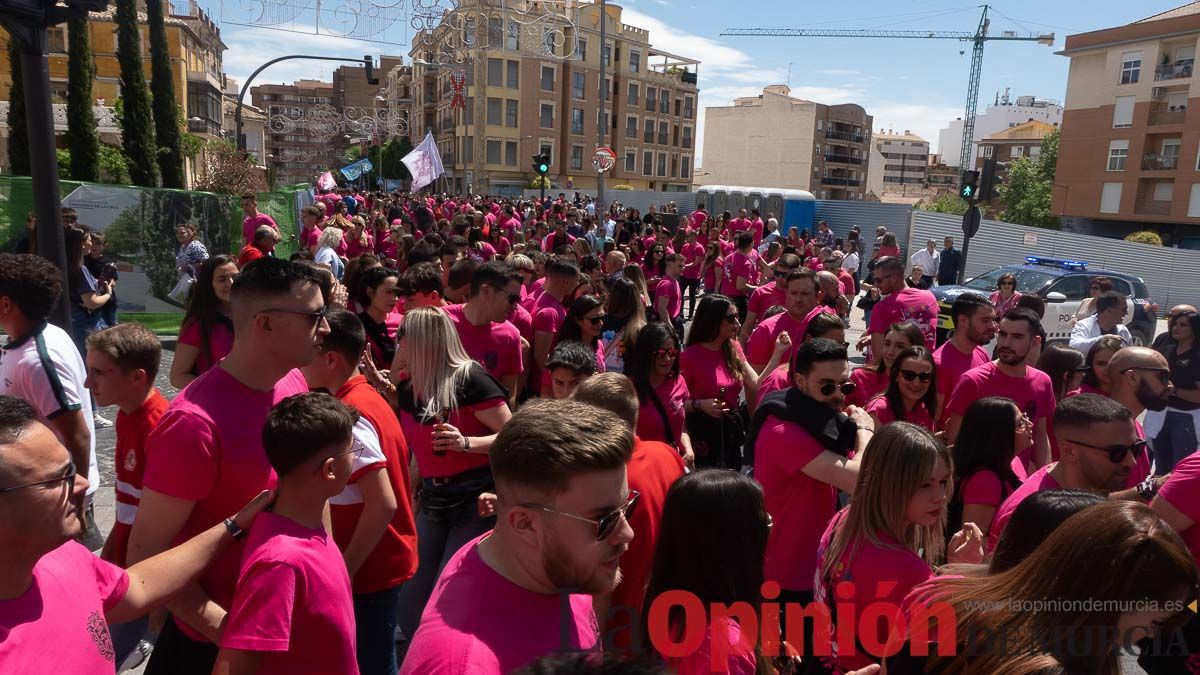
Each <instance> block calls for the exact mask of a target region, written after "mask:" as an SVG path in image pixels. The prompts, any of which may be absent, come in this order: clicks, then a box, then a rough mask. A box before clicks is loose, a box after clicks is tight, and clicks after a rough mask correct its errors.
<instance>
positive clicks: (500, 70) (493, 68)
mask: <svg viewBox="0 0 1200 675" xmlns="http://www.w3.org/2000/svg"><path fill="white" fill-rule="evenodd" d="M487 86H489V87H503V86H504V61H502V60H500V59H488V60H487Z"/></svg>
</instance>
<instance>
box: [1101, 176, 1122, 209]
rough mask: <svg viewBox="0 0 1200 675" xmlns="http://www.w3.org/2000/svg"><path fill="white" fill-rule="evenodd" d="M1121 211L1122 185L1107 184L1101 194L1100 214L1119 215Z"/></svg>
mask: <svg viewBox="0 0 1200 675" xmlns="http://www.w3.org/2000/svg"><path fill="white" fill-rule="evenodd" d="M1120 210H1121V184H1120V183H1105V184H1104V188H1103V190H1102V191H1101V193H1100V213H1118V212H1119V211H1120Z"/></svg>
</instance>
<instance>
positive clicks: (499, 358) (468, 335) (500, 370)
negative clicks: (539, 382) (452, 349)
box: [442, 305, 525, 379]
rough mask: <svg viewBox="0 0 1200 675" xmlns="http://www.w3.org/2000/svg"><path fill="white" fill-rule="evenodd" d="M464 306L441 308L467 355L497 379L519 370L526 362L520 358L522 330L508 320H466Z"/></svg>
mask: <svg viewBox="0 0 1200 675" xmlns="http://www.w3.org/2000/svg"><path fill="white" fill-rule="evenodd" d="M463 307H464V305H449V306H447V307H443V308H442V311H443V312H445V313H446V316H449V317H450V322H451V323H453V324H454V328H455V329H456V330H457V331H458V339H459V340H461V341H462V345H463V349H465V350H467V355H469V356H470V357H471V358H473V359H475V360H476V361H478V362H479V363H480V365H482V366H483V367H484V369H485V370H487V371H488V372H489V373H491V374H492V377H495V378H497V379H499V378H502V377H505V376H508V375H516V374H517V373H520V372H521V371H522V370H523V369H524V367H525V364H524V363H522V361H521V333H520V332H519V331H518V330H517V327H516V326H514V325H512V324H511V323H509V322H508V321H505V322H503V323H491V322H489V323H487V324H485V325H483V326H476V325H475V324H473V323H471V322H470V321H469V320H467V315H466V312H464V311H463Z"/></svg>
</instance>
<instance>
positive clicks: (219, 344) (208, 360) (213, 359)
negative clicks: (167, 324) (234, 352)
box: [179, 321, 233, 376]
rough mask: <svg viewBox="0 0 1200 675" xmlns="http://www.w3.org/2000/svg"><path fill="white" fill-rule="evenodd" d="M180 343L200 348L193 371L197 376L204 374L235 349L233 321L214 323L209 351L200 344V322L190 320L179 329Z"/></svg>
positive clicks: (209, 339)
mask: <svg viewBox="0 0 1200 675" xmlns="http://www.w3.org/2000/svg"><path fill="white" fill-rule="evenodd" d="M179 344H181V345H190V346H192V347H195V348H196V349H198V350H200V353H199V354H197V355H196V365H195V366H193V367H192V372H194V373H195V374H196V375H197V376H200V375H203V374H204V373H205V372H206V371H207V370H208V369H209V368H212V367H213V366H215V365H216V364H217V361H220V360H221V359H223V358H225V357H226V356H228V355H229V350H231V349H233V322H232V321H230V322H225V321H219V322H217V323H215V324H213V326H212V330H210V331H209V334H208V351H205V350H204V348H203V347H202V346H201V344H200V323H199V322H198V321H188V322H187V323H185V324H183V327H182V328H180V329H179Z"/></svg>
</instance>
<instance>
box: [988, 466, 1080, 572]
mask: <svg viewBox="0 0 1200 675" xmlns="http://www.w3.org/2000/svg"><path fill="white" fill-rule="evenodd" d="M1056 466H1058V465H1057V464H1047V465H1046V466H1043V467H1042V468H1040V469H1038V470H1037V471H1035V472H1034V473H1033V475H1031V476H1030V477H1029V478H1026V479H1025V482H1024V483H1021V485H1020V487H1018V488H1017V489H1016V490H1013V492H1012V494H1010V495H1009V496H1008V498H1007V499H1005V500H1004V503H1002V504H1000V508H998V509H996V515H995V516H993V517H992V527H991V529H990V530H989V531H988V536H987V550H989V551H993V550H995V549H996V542H998V541H1000V535H1001V533H1003V532H1004V526H1005V525H1007V524H1008V519H1009V518H1011V517H1012V513H1013V511H1016V510H1017V507H1018V506H1020V505H1021V502H1023V501H1025V498H1026V497H1028V496H1029V495H1031V494H1033V493H1035V492H1041V491H1042V490H1057V489H1059V488H1061V487H1062V486H1061V485H1059V484H1058V481H1056V480H1054V477H1053V476H1051V475H1050V470H1051V469H1053V468H1054V467H1056Z"/></svg>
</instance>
